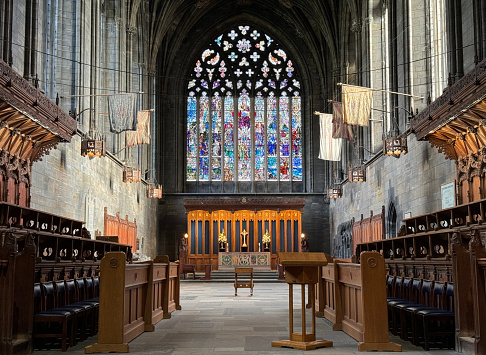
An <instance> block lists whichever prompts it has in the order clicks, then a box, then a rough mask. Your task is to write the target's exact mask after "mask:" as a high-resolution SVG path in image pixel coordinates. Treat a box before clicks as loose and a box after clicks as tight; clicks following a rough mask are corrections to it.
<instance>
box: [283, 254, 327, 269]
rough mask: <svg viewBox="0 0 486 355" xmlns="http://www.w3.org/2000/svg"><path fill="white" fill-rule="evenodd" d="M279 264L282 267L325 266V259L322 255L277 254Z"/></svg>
mask: <svg viewBox="0 0 486 355" xmlns="http://www.w3.org/2000/svg"><path fill="white" fill-rule="evenodd" d="M278 256H279V258H280V264H282V265H283V266H326V265H327V259H326V255H325V254H324V253H307V252H306V253H287V252H282V253H279V254H278Z"/></svg>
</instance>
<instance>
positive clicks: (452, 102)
mask: <svg viewBox="0 0 486 355" xmlns="http://www.w3.org/2000/svg"><path fill="white" fill-rule="evenodd" d="M411 126H412V130H413V132H414V133H415V135H416V137H417V139H418V140H428V141H429V142H430V143H431V144H432V146H435V147H437V148H439V152H441V153H444V154H445V155H446V157H447V158H448V159H454V160H458V159H459V158H460V157H466V156H468V155H469V154H470V153H472V152H477V151H478V150H479V149H480V148H481V147H483V146H485V145H486V59H485V60H483V61H482V62H481V63H479V64H478V65H476V67H475V68H474V69H473V70H472V71H471V72H469V73H468V74H466V75H465V76H464V77H462V78H461V79H460V80H458V81H457V82H456V83H455V84H454V85H452V86H450V87H449V88H448V89H447V90H446V91H445V92H444V93H443V94H442V95H441V96H440V97H439V98H438V99H437V100H435V101H434V102H433V103H431V104H430V105H429V106H428V107H427V108H426V109H424V110H423V111H422V112H421V113H419V114H418V115H417V116H416V117H415V118H414V119H413V120H412V122H411Z"/></svg>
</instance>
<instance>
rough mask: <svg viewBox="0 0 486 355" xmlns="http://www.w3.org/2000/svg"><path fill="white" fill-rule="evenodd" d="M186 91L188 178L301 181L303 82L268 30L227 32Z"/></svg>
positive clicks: (202, 59) (197, 68)
mask: <svg viewBox="0 0 486 355" xmlns="http://www.w3.org/2000/svg"><path fill="white" fill-rule="evenodd" d="M187 88H188V98H187V152H186V154H187V161H186V166H187V169H186V179H187V181H222V180H224V181H291V180H292V181H302V133H301V132H302V121H301V96H300V81H299V80H298V79H297V78H296V75H295V68H294V66H293V63H292V60H291V59H290V58H289V57H288V55H287V53H286V51H285V50H284V49H283V48H281V47H280V45H279V44H278V43H276V42H275V41H274V40H273V39H272V38H271V37H270V36H269V35H267V34H262V33H260V32H259V31H258V30H257V29H254V28H251V27H250V26H238V27H237V28H234V29H230V30H229V31H227V32H225V33H223V34H221V35H220V36H219V37H217V38H216V39H215V40H214V41H213V42H211V43H210V44H209V45H208V46H207V48H206V49H204V50H203V52H202V54H201V56H200V58H198V60H197V61H196V63H195V66H194V68H193V71H192V73H191V78H190V80H189V82H188V86H187Z"/></svg>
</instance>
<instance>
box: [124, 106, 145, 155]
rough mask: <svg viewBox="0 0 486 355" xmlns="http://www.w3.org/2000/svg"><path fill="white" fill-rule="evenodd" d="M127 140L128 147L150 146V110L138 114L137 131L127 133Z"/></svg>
mask: <svg viewBox="0 0 486 355" xmlns="http://www.w3.org/2000/svg"><path fill="white" fill-rule="evenodd" d="M125 140H126V146H127V147H132V146H134V145H139V144H150V110H143V111H138V112H137V130H136V131H127V132H126V135H125Z"/></svg>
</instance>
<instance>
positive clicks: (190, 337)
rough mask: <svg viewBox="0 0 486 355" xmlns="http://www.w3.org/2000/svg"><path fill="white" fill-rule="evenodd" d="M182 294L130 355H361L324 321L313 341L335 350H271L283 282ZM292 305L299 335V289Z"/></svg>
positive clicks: (284, 297) (280, 333) (188, 286)
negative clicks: (169, 313)
mask: <svg viewBox="0 0 486 355" xmlns="http://www.w3.org/2000/svg"><path fill="white" fill-rule="evenodd" d="M181 295H182V297H181V306H182V310H181V311H176V312H174V313H172V318H171V319H165V320H162V321H160V322H159V323H158V324H157V325H156V327H155V331H154V332H151V333H148V332H146V333H144V334H142V335H140V336H139V337H137V338H135V339H134V340H132V341H131V342H130V354H144V355H150V354H171V355H182V354H184V355H185V354H197V355H206V354H254V355H257V354H304V353H306V354H333V355H338V354H339V355H350V354H359V352H358V350H357V348H358V344H357V342H356V341H355V340H354V339H353V338H351V337H350V336H348V335H347V334H345V333H344V332H341V331H332V328H331V325H330V323H329V322H328V321H327V320H325V319H323V318H317V320H316V334H317V339H325V340H331V341H332V342H333V343H334V346H333V347H331V348H320V349H316V350H311V351H309V352H304V351H301V350H294V349H288V348H273V347H272V346H271V342H272V341H273V340H279V339H288V336H289V331H288V326H289V315H288V285H287V284H285V283H257V284H255V288H254V295H253V296H250V291H249V289H238V296H237V297H235V295H234V288H233V285H232V284H231V283H209V282H201V281H192V282H191V281H189V282H187V281H186V282H181ZM294 301H295V303H294V319H295V321H296V324H295V325H294V331H295V332H299V331H300V329H301V325H300V324H299V323H297V321H298V320H299V319H301V314H300V287H294ZM306 313H308V312H306ZM309 315H310V314H308V315H307V316H309ZM308 329H310V324H309V325H308ZM390 340H391V341H394V342H397V343H400V344H402V345H403V352H406V353H407V354H410V355H419V354H429V355H434V354H436V355H438V354H440V355H442V354H444V355H445V354H450V355H452V354H457V353H456V352H454V351H451V350H440V349H436V350H432V351H429V352H426V351H424V350H423V349H422V348H420V347H415V346H413V345H411V344H410V343H408V342H403V341H401V340H400V339H399V338H396V337H393V336H391V339H390ZM95 342H96V337H92V338H90V339H89V340H87V341H84V342H82V343H78V344H77V345H76V346H75V347H74V348H69V349H68V351H67V353H69V354H83V353H84V347H85V346H87V345H89V344H92V343H95ZM59 353H60V350H51V351H35V353H34V355H41V354H42V355H43V354H59ZM361 354H362V353H361ZM381 354H393V353H385V352H383V353H381Z"/></svg>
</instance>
